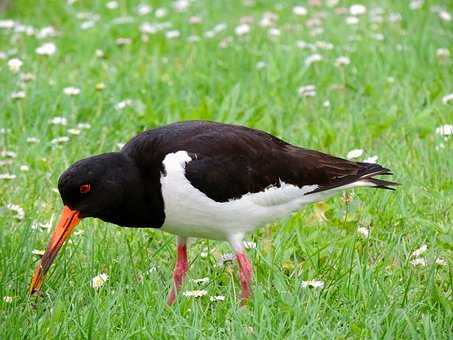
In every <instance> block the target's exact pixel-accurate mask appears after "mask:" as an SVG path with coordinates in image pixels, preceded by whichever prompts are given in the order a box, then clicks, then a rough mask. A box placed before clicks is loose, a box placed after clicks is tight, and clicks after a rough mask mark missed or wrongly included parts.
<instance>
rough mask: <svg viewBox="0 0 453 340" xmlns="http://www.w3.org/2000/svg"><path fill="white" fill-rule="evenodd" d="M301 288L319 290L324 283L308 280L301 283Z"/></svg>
mask: <svg viewBox="0 0 453 340" xmlns="http://www.w3.org/2000/svg"><path fill="white" fill-rule="evenodd" d="M300 286H301V287H302V288H309V287H312V288H319V289H322V288H324V282H323V281H319V280H308V281H302V283H301V285H300Z"/></svg>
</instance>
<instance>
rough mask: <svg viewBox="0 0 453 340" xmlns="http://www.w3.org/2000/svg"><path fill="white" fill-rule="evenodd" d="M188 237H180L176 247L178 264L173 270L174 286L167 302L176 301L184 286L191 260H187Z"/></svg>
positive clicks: (170, 303)
mask: <svg viewBox="0 0 453 340" xmlns="http://www.w3.org/2000/svg"><path fill="white" fill-rule="evenodd" d="M186 241H187V239H186V238H182V237H178V239H177V243H176V247H177V252H176V265H175V270H174V271H173V286H172V287H171V289H170V291H169V293H168V297H167V303H168V304H169V305H172V304H173V303H175V301H176V294H177V293H178V290H179V289H180V288H181V286H182V282H183V281H184V278H185V276H186V273H187V270H188V268H189V262H188V261H187V244H186Z"/></svg>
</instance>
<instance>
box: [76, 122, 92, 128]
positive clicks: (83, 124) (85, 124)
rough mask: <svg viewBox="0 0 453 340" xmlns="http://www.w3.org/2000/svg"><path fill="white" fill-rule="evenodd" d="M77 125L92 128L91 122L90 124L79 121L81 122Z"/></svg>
mask: <svg viewBox="0 0 453 340" xmlns="http://www.w3.org/2000/svg"><path fill="white" fill-rule="evenodd" d="M77 127H78V128H79V129H91V124H89V123H79V124H77Z"/></svg>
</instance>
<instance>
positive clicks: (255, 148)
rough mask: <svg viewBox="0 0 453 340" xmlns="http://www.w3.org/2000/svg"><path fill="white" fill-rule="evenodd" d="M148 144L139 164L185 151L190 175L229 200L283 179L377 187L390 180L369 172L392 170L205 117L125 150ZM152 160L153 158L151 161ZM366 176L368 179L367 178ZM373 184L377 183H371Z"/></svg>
mask: <svg viewBox="0 0 453 340" xmlns="http://www.w3.org/2000/svg"><path fill="white" fill-rule="evenodd" d="M137 148H138V149H142V148H147V149H149V152H145V153H143V152H141V153H135V157H134V158H137V157H138V155H140V154H141V155H143V154H146V155H151V154H153V156H152V157H151V156H150V159H147V160H139V162H146V163H150V162H151V163H153V164H154V166H158V167H160V165H161V162H162V160H163V158H164V157H165V155H167V154H168V153H171V152H176V151H180V150H184V151H187V152H189V155H190V156H191V158H192V161H191V162H189V163H188V164H187V166H186V177H187V179H188V180H189V181H190V182H191V183H192V185H193V186H194V187H196V188H197V189H199V190H200V191H202V192H203V193H204V194H206V195H207V196H208V197H210V198H211V199H213V200H215V201H218V202H225V201H228V200H231V199H234V198H239V197H241V196H242V195H244V194H247V193H255V192H259V191H262V190H264V189H265V188H267V187H269V186H279V185H280V182H281V181H283V182H285V183H288V184H293V185H297V186H299V187H302V186H305V185H314V184H316V185H318V188H317V189H316V192H319V191H323V190H328V189H331V188H334V187H338V186H342V185H345V184H348V183H352V182H355V181H357V180H360V179H367V180H369V181H370V182H371V181H372V180H374V181H380V182H376V183H375V185H376V186H379V187H386V188H387V187H388V185H392V182H387V181H382V180H378V179H373V178H372V177H371V176H374V175H380V174H390V172H389V170H388V169H385V168H383V167H381V166H380V165H377V164H368V163H358V162H351V161H348V160H344V159H341V158H337V157H333V156H330V155H327V154H324V153H321V152H317V151H312V150H307V149H303V148H299V147H296V146H293V145H291V144H288V143H286V142H284V141H282V140H280V139H278V138H276V137H274V136H272V135H270V134H268V133H266V132H263V131H259V130H254V129H250V128H246V127H242V126H235V125H228V124H220V123H213V122H205V121H190V122H182V123H175V124H171V125H168V126H165V127H163V128H158V129H154V130H150V131H147V132H144V133H143V134H141V135H139V136H137V137H135V138H134V139H132V140H131V142H129V143H128V144H127V145H126V146H125V148H124V149H123V152H126V153H129V154H134V152H133V151H134V150H135V149H137ZM151 160H152V161H151ZM367 176H368V177H367ZM373 183H374V182H373Z"/></svg>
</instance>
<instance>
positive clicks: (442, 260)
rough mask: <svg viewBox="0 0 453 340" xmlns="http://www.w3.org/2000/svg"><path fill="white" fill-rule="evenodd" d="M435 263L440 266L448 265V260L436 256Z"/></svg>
mask: <svg viewBox="0 0 453 340" xmlns="http://www.w3.org/2000/svg"><path fill="white" fill-rule="evenodd" d="M435 263H436V264H437V265H439V266H446V265H447V261H446V260H445V259H443V258H441V257H438V258H436V261H435Z"/></svg>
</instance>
